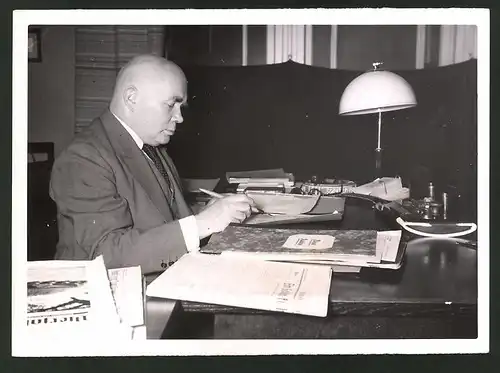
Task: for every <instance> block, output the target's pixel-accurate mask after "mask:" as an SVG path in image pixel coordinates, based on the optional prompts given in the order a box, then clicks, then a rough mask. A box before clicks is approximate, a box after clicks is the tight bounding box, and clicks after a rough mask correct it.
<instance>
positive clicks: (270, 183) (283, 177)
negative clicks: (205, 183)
mask: <svg viewBox="0 0 500 373" xmlns="http://www.w3.org/2000/svg"><path fill="white" fill-rule="evenodd" d="M226 178H227V181H228V183H229V184H237V185H238V186H237V191H238V192H244V191H245V190H249V189H254V190H277V189H282V190H283V191H287V190H290V189H291V188H293V186H294V185H295V178H294V176H293V174H291V173H287V172H285V171H284V170H283V169H282V168H277V169H268V170H255V171H239V172H227V173H226Z"/></svg>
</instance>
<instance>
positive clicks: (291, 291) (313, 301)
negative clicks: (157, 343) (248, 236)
mask: <svg viewBox="0 0 500 373" xmlns="http://www.w3.org/2000/svg"><path fill="white" fill-rule="evenodd" d="M331 275H332V272H331V269H330V268H328V267H324V266H309V265H301V264H292V263H275V262H267V261H261V260H253V259H248V258H230V257H225V256H221V255H206V254H200V253H193V254H186V255H184V256H183V257H181V258H180V259H179V260H178V261H177V262H176V263H175V264H174V265H172V266H171V267H170V268H168V269H167V270H166V271H165V272H164V273H162V274H161V275H160V276H159V277H158V278H156V279H155V280H154V281H153V282H152V283H151V284H150V285H149V286H148V288H147V295H148V296H150V297H159V298H168V299H178V300H184V301H192V302H200V303H209V304H218V305H225V306H234V307H243V308H251V309H260V310H268V311H278V312H287V313H295V314H303V315H310V316H320V317H324V316H326V315H327V311H328V300H329V292H330V284H331Z"/></svg>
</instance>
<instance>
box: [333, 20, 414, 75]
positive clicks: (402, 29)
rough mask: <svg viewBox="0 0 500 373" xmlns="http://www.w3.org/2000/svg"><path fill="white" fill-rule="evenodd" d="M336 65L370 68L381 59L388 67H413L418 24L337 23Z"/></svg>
mask: <svg viewBox="0 0 500 373" xmlns="http://www.w3.org/2000/svg"><path fill="white" fill-rule="evenodd" d="M337 42H338V44H337V68H339V69H345V70H360V71H364V70H369V69H370V68H371V67H372V63H373V62H378V61H383V62H384V67H385V68H386V69H388V70H394V69H412V68H415V59H416V45H417V26H414V25H413V26H407V25H404V26H403V25H397V26H396V25H390V26H387V25H386V26H380V25H379V26H376V25H339V26H338V28H337Z"/></svg>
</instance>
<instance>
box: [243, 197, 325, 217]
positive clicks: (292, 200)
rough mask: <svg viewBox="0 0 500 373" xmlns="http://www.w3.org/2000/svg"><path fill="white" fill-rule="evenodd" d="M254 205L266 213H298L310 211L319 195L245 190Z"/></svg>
mask: <svg viewBox="0 0 500 373" xmlns="http://www.w3.org/2000/svg"><path fill="white" fill-rule="evenodd" d="M246 195H247V196H248V197H250V198H251V199H252V200H253V201H254V202H255V204H256V206H257V207H258V208H259V209H261V210H262V211H264V212H265V213H268V214H283V215H300V214H306V213H308V212H309V211H311V210H312V209H313V208H314V206H316V204H317V203H318V200H319V198H320V196H319V195H313V196H309V195H307V196H306V195H300V194H285V193H276V194H275V193H265V192H253V191H252V192H246Z"/></svg>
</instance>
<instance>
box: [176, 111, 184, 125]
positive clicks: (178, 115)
mask: <svg viewBox="0 0 500 373" xmlns="http://www.w3.org/2000/svg"><path fill="white" fill-rule="evenodd" d="M174 121H175V122H176V123H182V122H184V117H183V116H182V112H181V109H177V111H176V112H175V115H174Z"/></svg>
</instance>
